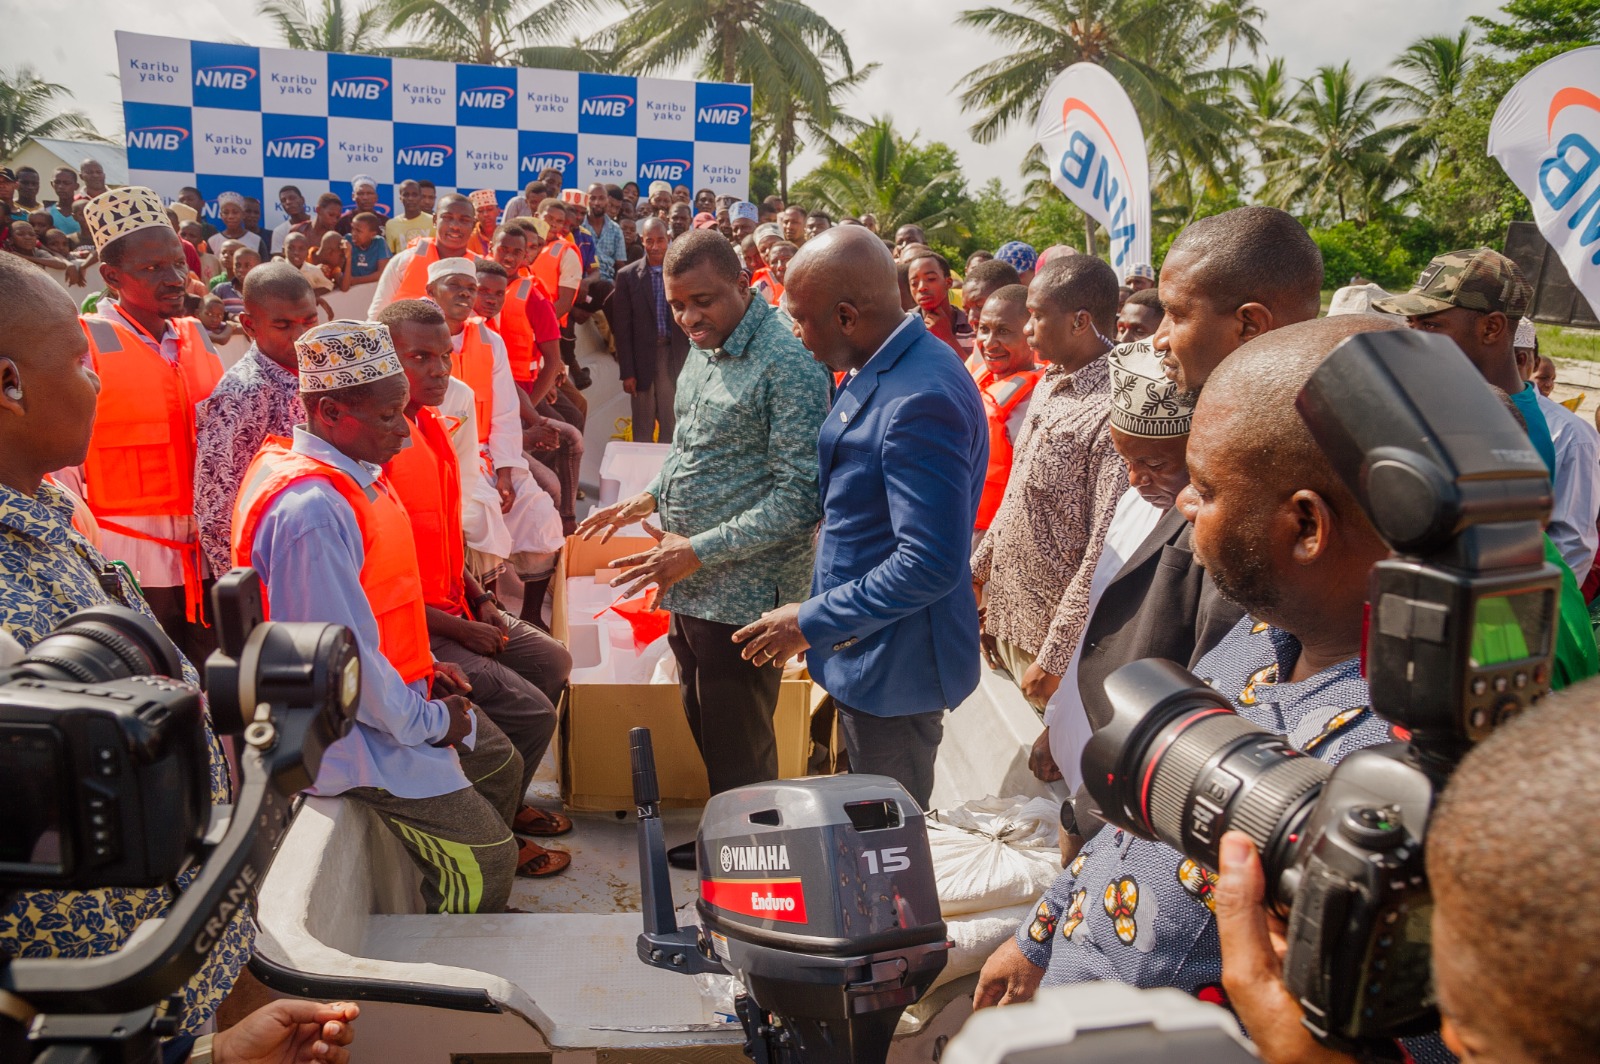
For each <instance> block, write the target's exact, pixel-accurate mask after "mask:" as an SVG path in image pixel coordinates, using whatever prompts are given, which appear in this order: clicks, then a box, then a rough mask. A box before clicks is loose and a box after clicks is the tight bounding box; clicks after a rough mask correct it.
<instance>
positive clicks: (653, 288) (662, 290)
mask: <svg viewBox="0 0 1600 1064" xmlns="http://www.w3.org/2000/svg"><path fill="white" fill-rule="evenodd" d="M645 268H646V269H647V270H649V272H650V294H651V296H652V297H653V298H654V301H655V308H656V339H658V340H665V339H666V338H667V331H668V328H669V327H670V323H671V321H672V309H671V308H670V307H668V306H667V282H666V278H665V277H664V276H662V273H661V267H660V266H646V267H645Z"/></svg>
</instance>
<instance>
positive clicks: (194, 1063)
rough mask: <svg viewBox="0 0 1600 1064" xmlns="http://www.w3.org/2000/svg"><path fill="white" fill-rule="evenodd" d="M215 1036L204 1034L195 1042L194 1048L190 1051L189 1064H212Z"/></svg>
mask: <svg viewBox="0 0 1600 1064" xmlns="http://www.w3.org/2000/svg"><path fill="white" fill-rule="evenodd" d="M214 1038H216V1035H214V1034H203V1035H201V1036H200V1037H199V1038H196V1039H195V1040H194V1048H193V1049H191V1050H189V1061H188V1064H211V1044H212V1039H214Z"/></svg>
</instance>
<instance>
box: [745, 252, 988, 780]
mask: <svg viewBox="0 0 1600 1064" xmlns="http://www.w3.org/2000/svg"><path fill="white" fill-rule="evenodd" d="M783 302H784V309H785V310H787V311H788V312H789V315H790V317H792V318H793V319H794V323H795V332H796V334H797V335H798V336H799V337H800V339H801V342H803V343H804V344H805V345H806V347H807V348H809V349H810V351H811V353H812V356H813V357H815V358H816V359H817V360H818V361H820V362H822V363H823V364H825V365H826V366H827V367H828V368H829V369H831V370H833V371H834V372H835V373H836V374H837V373H843V374H845V376H844V378H843V380H842V382H841V384H840V387H839V391H838V395H837V396H836V397H835V399H834V402H833V407H832V409H831V410H829V412H828V417H827V419H826V420H825V421H823V423H822V430H821V432H820V434H819V436H818V440H817V452H818V456H819V459H820V463H819V464H820V487H821V492H822V509H823V514H822V531H821V534H820V538H819V539H818V542H817V561H816V569H815V573H814V575H813V577H812V582H811V598H809V599H807V600H806V601H805V602H803V603H799V604H796V605H790V606H782V607H779V608H778V609H776V610H772V611H771V612H769V613H766V614H763V615H762V618H761V620H759V621H757V622H756V623H754V624H751V625H748V626H746V627H744V628H742V629H740V630H739V631H738V632H736V633H734V637H733V638H734V641H735V642H738V643H743V644H745V646H744V650H743V655H744V657H745V658H746V659H748V660H751V661H754V662H756V663H757V664H758V665H766V664H771V665H774V666H781V665H782V664H783V662H784V661H785V660H787V659H788V658H789V657H790V656H791V655H792V654H795V653H798V652H801V651H804V653H805V655H806V663H807V665H808V666H809V667H810V670H811V675H812V677H813V678H814V679H816V681H817V682H818V683H819V684H821V685H822V687H823V689H824V690H826V691H827V692H828V693H829V694H831V695H833V698H834V701H835V702H836V703H838V706H839V719H840V727H841V731H842V732H843V733H844V739H845V745H846V747H847V748H848V749H849V751H850V767H851V768H852V769H853V770H854V771H856V772H870V773H877V774H879V775H884V776H892V777H893V778H895V779H897V780H899V781H900V782H901V783H902V784H903V785H904V786H905V788H906V789H907V790H908V791H910V792H911V795H912V796H913V797H914V798H916V799H917V801H918V802H919V803H921V804H922V805H924V806H926V805H927V803H928V797H929V795H930V794H931V792H932V791H933V761H934V755H935V754H936V753H937V751H938V749H939V740H940V738H941V737H942V736H943V734H944V712H945V710H947V709H951V708H953V707H955V706H956V705H958V704H960V702H961V701H962V700H963V699H965V698H966V697H967V695H969V694H971V693H972V691H973V689H974V688H976V687H977V685H978V671H979V663H978V638H977V632H978V607H977V601H976V599H975V598H974V597H973V590H972V571H971V569H970V568H969V566H968V558H969V554H970V550H969V548H970V547H971V545H972V532H971V528H972V523H973V521H974V519H975V518H976V516H977V511H978V497H979V496H980V495H981V494H982V491H983V477H984V467H985V465H986V464H987V462H988V453H989V442H988V433H987V429H986V428H985V424H984V417H983V404H982V400H980V399H979V397H978V389H977V386H976V385H974V384H973V382H972V377H971V375H970V374H969V373H968V372H967V370H966V368H965V367H964V366H962V364H961V360H960V359H959V358H958V357H957V356H956V355H955V353H954V352H952V351H951V349H950V348H949V346H948V345H946V344H945V343H943V342H942V341H940V340H938V339H937V338H935V337H934V336H933V335H932V334H931V333H929V332H928V330H927V329H926V327H924V326H923V324H922V320H921V318H920V317H918V316H917V315H915V314H909V315H908V314H905V313H904V312H903V311H901V309H900V288H899V279H898V277H897V276H896V274H895V264H894V259H893V258H892V257H890V254H889V250H888V248H886V247H885V246H884V244H883V241H881V240H879V239H878V238H877V237H876V236H874V235H873V234H872V233H871V232H869V231H868V230H866V229H864V228H862V227H860V226H842V227H839V228H836V229H830V230H828V231H827V232H826V233H824V234H822V235H821V236H818V237H814V238H813V239H811V240H808V241H807V242H806V245H805V247H804V248H803V249H802V250H801V251H800V253H799V254H798V255H796V256H795V258H794V261H793V262H791V263H790V264H789V273H788V278H787V286H786V288H785V290H784V297H783Z"/></svg>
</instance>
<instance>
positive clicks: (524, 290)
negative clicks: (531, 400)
mask: <svg viewBox="0 0 1600 1064" xmlns="http://www.w3.org/2000/svg"><path fill="white" fill-rule="evenodd" d="M532 295H533V281H532V280H531V279H529V278H524V279H522V280H520V281H517V280H513V281H512V282H511V284H510V285H508V286H507V287H506V302H505V305H504V306H502V307H501V308H500V313H499V314H498V315H497V316H496V321H495V323H494V324H493V325H490V328H491V329H494V331H495V332H497V333H499V334H500V339H502V340H504V341H505V342H506V357H507V358H509V359H510V360H511V379H512V380H514V381H517V382H518V383H519V384H531V383H532V382H533V375H534V360H535V358H537V357H538V356H537V355H536V354H535V352H534V349H533V323H532V322H530V321H528V298H529V297H530V296H532ZM539 362H540V364H541V365H542V364H543V359H542V358H541V359H539Z"/></svg>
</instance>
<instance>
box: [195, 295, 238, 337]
mask: <svg viewBox="0 0 1600 1064" xmlns="http://www.w3.org/2000/svg"><path fill="white" fill-rule="evenodd" d="M200 324H201V325H202V326H204V328H205V330H206V335H207V336H209V337H211V342H212V343H213V344H225V343H227V342H228V341H229V340H232V339H233V338H234V336H235V335H237V332H236V330H237V329H238V328H239V326H238V325H237V324H235V323H234V322H232V321H230V320H229V319H228V308H227V306H226V305H225V304H224V303H223V302H222V300H221V299H220V298H218V296H217V294H216V293H215V292H212V293H210V294H209V295H207V296H206V297H205V298H204V299H202V300H201V301H200Z"/></svg>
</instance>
